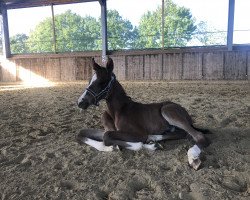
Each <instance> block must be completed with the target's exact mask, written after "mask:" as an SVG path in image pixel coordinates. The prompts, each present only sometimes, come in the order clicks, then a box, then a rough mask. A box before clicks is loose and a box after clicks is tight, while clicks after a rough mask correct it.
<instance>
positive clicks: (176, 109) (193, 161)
mask: <svg viewBox="0 0 250 200" xmlns="http://www.w3.org/2000/svg"><path fill="white" fill-rule="evenodd" d="M92 65H93V69H94V71H95V74H94V75H93V77H92V79H91V81H90V83H89V86H88V87H87V88H86V90H85V91H84V93H83V94H82V95H81V96H80V98H79V99H78V107H80V108H81V109H87V108H88V107H89V106H90V105H96V106H98V105H99V101H100V100H102V99H105V100H106V103H107V110H106V111H105V112H104V113H103V116H102V121H103V126H104V128H105V131H102V130H95V129H83V130H81V131H80V133H79V134H78V135H77V140H78V142H79V143H80V144H82V143H86V144H88V145H91V146H93V147H94V148H96V149H97V150H99V151H112V150H113V149H114V148H117V147H119V148H126V149H130V150H134V151H137V150H140V149H142V148H146V149H149V150H155V149H156V148H157V141H161V140H167V139H182V138H186V137H187V136H190V138H191V139H192V140H193V142H194V143H195V145H194V146H193V147H192V148H190V149H189V151H188V160H189V164H190V165H191V166H192V167H193V168H194V169H198V168H199V166H200V164H201V161H200V159H199V154H200V152H201V150H200V149H202V148H204V147H207V146H208V145H209V141H208V139H207V138H206V137H205V136H204V135H203V133H202V132H204V131H203V130H201V129H198V128H195V127H194V126H193V122H192V119H191V117H190V115H189V114H188V113H187V111H186V110H185V109H184V108H183V107H181V106H180V105H178V104H176V103H173V102H170V101H166V102H161V103H151V104H142V103H138V102H134V101H133V100H132V99H131V98H130V97H129V96H127V95H126V92H125V91H124V89H123V87H122V86H121V84H120V83H119V82H118V81H117V80H116V77H115V75H114V73H113V67H114V66H113V60H112V59H111V58H109V59H108V62H107V65H106V67H101V66H99V65H98V64H97V63H96V62H95V60H94V59H92Z"/></svg>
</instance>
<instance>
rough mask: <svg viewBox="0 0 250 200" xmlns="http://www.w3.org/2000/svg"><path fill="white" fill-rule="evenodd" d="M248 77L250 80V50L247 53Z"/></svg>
mask: <svg viewBox="0 0 250 200" xmlns="http://www.w3.org/2000/svg"><path fill="white" fill-rule="evenodd" d="M247 79H248V80H250V52H248V53H247Z"/></svg>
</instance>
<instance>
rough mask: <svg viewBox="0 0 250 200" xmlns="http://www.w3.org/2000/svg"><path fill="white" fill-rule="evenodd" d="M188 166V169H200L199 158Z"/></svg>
mask: <svg viewBox="0 0 250 200" xmlns="http://www.w3.org/2000/svg"><path fill="white" fill-rule="evenodd" d="M189 165H190V167H192V168H193V169H195V170H198V169H200V167H201V160H200V159H199V158H198V159H195V160H193V162H192V163H190V164H189Z"/></svg>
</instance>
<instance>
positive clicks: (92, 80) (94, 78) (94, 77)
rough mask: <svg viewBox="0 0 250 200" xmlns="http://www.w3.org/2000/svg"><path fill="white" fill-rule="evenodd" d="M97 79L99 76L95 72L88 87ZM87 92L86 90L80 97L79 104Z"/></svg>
mask: <svg viewBox="0 0 250 200" xmlns="http://www.w3.org/2000/svg"><path fill="white" fill-rule="evenodd" d="M96 79H97V76H96V74H94V75H93V76H92V78H91V81H90V83H89V85H88V87H89V86H90V85H91V84H92V83H93V82H94V81H96ZM86 94H87V91H86V90H85V91H84V93H83V94H82V95H81V96H80V97H79V99H78V104H79V103H80V102H81V101H82V100H83V99H84V98H85V96H86Z"/></svg>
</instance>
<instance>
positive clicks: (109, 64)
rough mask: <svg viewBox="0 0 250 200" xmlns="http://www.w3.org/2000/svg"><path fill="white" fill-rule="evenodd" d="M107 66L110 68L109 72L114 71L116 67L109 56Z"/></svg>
mask: <svg viewBox="0 0 250 200" xmlns="http://www.w3.org/2000/svg"><path fill="white" fill-rule="evenodd" d="M106 68H107V70H108V72H110V73H111V72H112V71H113V69H114V62H113V60H112V59H111V58H108V62H107V65H106Z"/></svg>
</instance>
